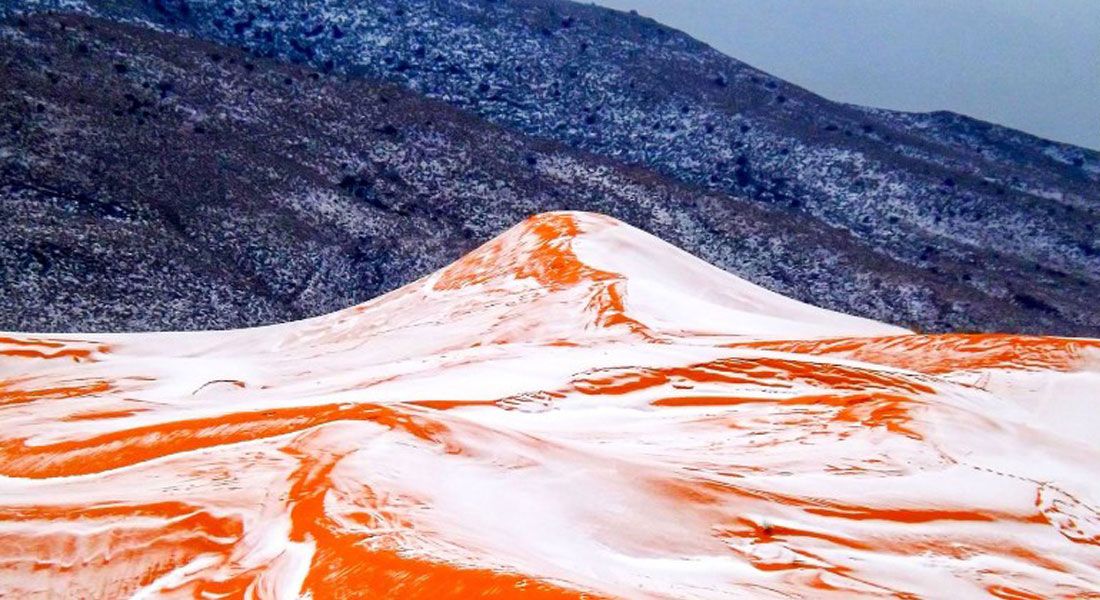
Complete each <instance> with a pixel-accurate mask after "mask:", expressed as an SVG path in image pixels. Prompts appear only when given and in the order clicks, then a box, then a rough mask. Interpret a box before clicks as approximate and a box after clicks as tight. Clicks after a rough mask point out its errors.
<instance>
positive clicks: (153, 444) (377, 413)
mask: <svg viewBox="0 0 1100 600" xmlns="http://www.w3.org/2000/svg"><path fill="white" fill-rule="evenodd" d="M342 420H357V421H372V422H374V423H378V424H379V425H383V426H385V427H390V428H392V429H397V430H401V431H405V432H406V433H409V434H412V435H414V436H416V437H418V438H420V439H422V440H425V441H431V442H437V443H442V442H444V441H445V440H444V439H443V437H442V436H443V435H444V434H445V433H446V428H445V427H444V426H443V425H441V424H439V423H435V422H432V421H429V420H428V419H426V418H424V417H422V416H415V415H410V414H405V413H402V412H400V411H399V410H398V409H395V408H390V407H385V406H378V405H371V404H362V405H354V406H350V407H348V406H344V405H323V406H313V407H301V408H284V409H276V410H266V411H259V412H247V413H233V414H228V415H219V416H217V417H211V418H206V419H192V420H187V421H176V422H171V423H165V424H158V425H150V426H145V427H138V428H134V429H126V430H122V431H116V432H111V433H107V434H103V435H99V436H95V437H92V438H88V439H83V440H74V441H65V442H57V443H54V444H47V445H42V446H28V445H27V444H26V443H25V440H22V439H13V440H5V441H3V442H0V474H2V475H6V476H8V477H27V478H32V479H43V478H47V477H64V476H70V475H87V474H89V473H98V472H102V471H107V470H111V469H117V468H120V467H125V466H129V465H133V464H137V463H140V462H145V461H148V460H153V459H155V458H160V457H163V456H168V455H171V454H178V453H180V452H190V451H194V450H200V449H203V448H210V447H214V446H222V445H226V444H234V443H239V442H244V441H249V440H255V439H261V438H269V437H275V436H279V435H284V434H287V433H293V432H296V431H301V430H303V429H308V428H310V427H315V426H317V425H322V424H324V423H331V422H333V421H342Z"/></svg>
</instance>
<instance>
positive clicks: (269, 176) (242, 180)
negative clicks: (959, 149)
mask: <svg viewBox="0 0 1100 600" xmlns="http://www.w3.org/2000/svg"><path fill="white" fill-rule="evenodd" d="M0 55H2V56H4V57H7V58H6V60H5V61H4V62H3V63H2V64H0V78H2V79H3V80H4V81H5V86H4V87H3V88H2V89H0V114H3V115H4V122H5V123H6V125H5V126H4V127H3V128H2V129H0V193H2V194H3V202H0V211H2V218H0V228H2V231H3V236H0V271H2V273H3V280H4V281H5V282H6V284H5V291H6V295H5V301H4V302H3V303H0V329H10V330H23V331H28V330H40V331H44V330H52V331H112V330H114V331H118V330H156V329H202V328H207V329H211V328H221V329H224V328H231V327H238V326H243V325H260V324H267V323H273V322H280V321H286V320H292V319H297V318H303V317H308V316H314V315H317V314H324V313H327V312H333V311H336V310H339V309H341V308H343V307H346V306H349V305H352V304H356V303H359V302H362V301H365V300H367V299H369V298H371V297H374V296H377V295H379V294H380V293H383V292H386V291H389V290H392V289H394V288H397V287H399V286H400V285H402V284H404V283H406V282H408V281H412V280H414V279H416V278H419V277H421V276H424V275H426V274H428V273H430V272H431V271H433V270H435V269H438V268H440V267H442V266H444V265H446V264H447V263H449V262H451V261H453V260H455V259H457V258H459V257H460V256H461V255H462V254H464V253H465V252H467V251H469V250H471V249H473V248H474V247H476V246H477V245H478V244H480V243H482V242H484V241H485V240H487V239H488V238H490V237H491V236H492V235H494V234H495V233H496V232H497V231H500V230H501V229H503V228H505V227H507V226H508V225H509V224H511V223H514V222H516V221H518V220H521V219H522V218H524V217H525V216H527V215H529V214H532V213H537V212H540V211H547V210H556V209H563V208H571V209H584V210H592V211H598V212H604V213H607V214H611V215H613V216H615V217H617V218H620V219H622V220H625V221H627V222H630V223H632V224H634V225H636V226H639V227H642V228H644V229H646V230H649V231H653V232H657V233H658V234H660V235H661V236H662V237H663V238H664V239H666V240H667V241H670V242H672V243H674V244H677V245H679V246H682V247H684V248H686V249H688V250H689V251H691V252H692V253H695V254H697V255H699V256H702V257H704V258H706V259H707V260H709V261H711V262H714V263H715V264H718V265H720V266H722V267H724V268H726V269H728V270H730V271H733V272H736V273H738V274H739V275H741V276H743V277H745V278H748V279H750V280H752V281H754V282H756V283H759V284H762V285H765V286H766V287H768V288H770V289H772V290H774V291H777V292H780V293H784V294H788V295H792V296H794V297H796V298H799V299H801V300H807V301H812V302H814V303H817V304H821V305H824V306H827V307H830V308H835V309H842V310H844V311H846V312H849V313H854V314H860V315H877V316H881V317H882V318H884V319H885V318H886V317H889V320H892V321H894V322H897V323H904V324H908V325H910V326H916V327H920V328H922V329H939V330H943V329H980V328H982V327H986V326H989V324H990V323H996V324H998V325H1001V326H1003V328H1005V329H1014V328H1016V329H1019V328H1030V329H1032V330H1044V329H1045V330H1049V331H1057V330H1072V331H1075V332H1079V330H1080V327H1078V326H1076V325H1075V324H1074V323H1073V322H1072V321H1068V320H1066V319H1063V318H1061V317H1059V316H1057V315H1054V314H1051V313H1049V312H1047V311H1045V310H1043V309H1042V308H1041V307H1040V308H1037V307H1035V306H1020V305H1018V304H1017V303H1014V302H1013V301H1012V300H1011V299H997V298H994V297H990V296H988V295H985V294H982V293H980V292H978V291H976V290H974V289H973V288H972V287H970V286H969V285H965V284H963V283H961V282H944V281H942V280H941V279H937V278H936V277H935V276H934V275H932V274H930V273H928V272H926V271H925V270H924V269H921V268H919V267H914V266H911V265H907V264H905V263H902V262H900V261H897V260H893V259H890V258H888V257H883V256H881V255H877V254H875V253H873V252H871V251H870V250H868V249H867V248H865V247H862V246H861V245H859V244H857V243H855V242H854V240H853V239H852V238H851V237H850V236H848V235H846V234H844V232H842V231H838V230H836V229H834V228H831V227H829V226H827V225H824V224H822V223H820V222H817V221H814V220H812V219H809V218H806V217H805V216H804V215H800V214H788V213H783V212H781V211H778V210H776V209H774V208H769V207H766V206H761V205H759V204H756V203H753V202H751V201H747V200H745V199H742V198H739V197H735V196H729V195H722V194H719V193H714V192H706V191H702V190H700V189H699V188H695V187H691V186H687V185H685V184H682V183H678V182H676V181H675V180H672V179H670V178H668V177H665V176H661V175H658V174H654V173H653V172H651V171H646V170H642V169H638V168H633V167H626V166H623V165H622V164H620V163H617V162H614V161H610V160H607V159H603V158H600V157H596V156H594V155H591V154H588V153H585V152H582V151H577V150H574V149H571V148H569V147H567V146H564V145H562V144H558V143H553V142H548V141H539V140H535V139H532V138H530V137H526V136H522V135H520V134H517V133H515V132H512V131H509V130H505V129H502V128H499V127H496V126H493V125H490V124H488V123H486V122H484V121H482V120H480V119H478V118H475V117H472V116H470V115H469V114H467V113H464V112H462V111H459V110H455V109H452V108H450V107H448V106H446V105H444V104H441V103H438V102H435V101H431V100H426V99H424V98H423V97H421V96H418V95H416V94H413V93H410V92H408V91H404V90H402V89H400V88H397V87H393V86H388V85H384V84H378V83H373V82H368V81H362V80H360V79H357V78H353V79H350V80H349V79H347V78H345V77H342V76H339V75H335V74H329V75H326V74H323V73H320V72H319V71H317V70H314V69H310V68H308V67H304V66H292V65H286V64H282V63H279V62H275V61H272V60H267V59H259V58H255V57H253V56H250V55H247V54H245V53H243V52H241V51H238V50H234V49H232V48H228V47H225V46H222V45H217V44H212V43H208V42H202V41H197V40H191V39H185V38H182V37H179V36H176V35H171V34H165V33H160V32H155V31H151V30H149V29H147V28H140V27H135V26H131V25H126V24H118V23H114V22H111V21H106V20H102V19H96V18H90V17H86V16H77V15H59V16H48V15H42V16H34V17H29V18H27V19H23V20H18V19H17V20H12V21H9V22H8V23H7V24H5V25H4V26H2V27H0ZM1036 285H1038V284H1036ZM1029 289H1032V288H1029ZM1084 289H1089V288H1087V287H1086V288H1084ZM1070 291H1073V290H1070ZM1032 293H1034V294H1040V296H1041V295H1042V290H1041V288H1039V289H1035V290H1033V292H1032ZM1090 314H1091V313H1090Z"/></svg>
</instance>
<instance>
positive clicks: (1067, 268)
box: [8, 0, 1100, 335]
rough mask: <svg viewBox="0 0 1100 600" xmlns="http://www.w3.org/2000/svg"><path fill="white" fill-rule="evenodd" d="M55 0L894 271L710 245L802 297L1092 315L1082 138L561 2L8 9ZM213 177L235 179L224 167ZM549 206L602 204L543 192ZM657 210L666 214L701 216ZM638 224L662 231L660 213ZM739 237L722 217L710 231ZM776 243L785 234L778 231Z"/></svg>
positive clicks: (1003, 319)
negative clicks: (773, 221) (397, 100)
mask: <svg viewBox="0 0 1100 600" xmlns="http://www.w3.org/2000/svg"><path fill="white" fill-rule="evenodd" d="M49 8H54V9H60V10H64V11H80V12H84V13H90V14H96V15H100V16H102V17H105V18H109V19H112V20H118V21H124V22H128V23H133V24H137V25H140V26H142V27H151V28H157V29H161V30H164V31H169V32H175V33H179V34H183V35H187V36H190V37H193V38H197V39H204V40H210V41H215V42H218V43H221V44H227V45H231V46H236V47H240V48H245V49H248V50H249V51H250V52H252V53H254V54H256V55H261V56H268V57H272V58H275V59H278V60H280V61H284V62H291V63H295V62H296V63H302V64H308V65H312V66H313V67H314V68H316V69H317V70H318V71H319V72H321V73H324V72H329V71H331V72H333V73H335V74H337V75H338V76H339V77H338V78H343V77H351V78H355V79H360V78H366V79H368V80H388V81H392V82H395V83H397V84H400V85H402V86H404V87H407V88H410V89H412V90H414V91H417V92H419V93H422V94H424V95H426V96H428V97H431V98H436V99H440V100H442V101H445V102H447V103H450V104H452V105H455V106H457V107H460V108H462V109H464V110H467V111H470V112H473V113H477V114H479V115H481V116H482V117H484V118H486V119H488V120H489V121H492V122H494V123H497V124H499V125H503V126H505V127H508V128H510V129H514V130H516V131H519V132H522V133H524V134H527V135H530V136H534V137H536V138H540V139H548V140H556V141H559V142H562V143H564V144H567V145H569V146H572V147H574V148H577V149H580V150H582V151H585V152H588V153H593V154H596V155H600V156H604V157H607V158H610V159H613V160H614V161H616V162H618V163H628V164H633V165H637V166H641V167H644V168H646V169H648V170H652V171H656V172H659V173H661V174H663V175H664V177H665V178H670V179H672V180H675V181H679V182H681V183H684V184H687V185H689V186H695V187H698V188H703V189H706V190H709V192H710V193H711V194H714V195H716V196H717V197H719V198H722V200H721V201H720V202H722V203H723V204H724V203H725V202H727V200H726V199H727V198H745V199H749V200H751V201H753V202H754V203H756V204H757V205H759V206H765V207H769V208H771V209H773V213H776V214H779V213H782V214H786V215H791V216H792V217H793V218H795V219H797V220H799V221H804V222H807V223H814V224H819V225H824V226H826V227H828V228H831V229H835V230H837V232H838V235H842V236H846V237H847V238H848V241H846V242H845V245H852V246H857V247H859V248H861V249H864V250H866V251H867V252H868V253H869V254H874V255H876V256H877V257H879V258H880V259H881V261H882V263H881V264H883V265H889V267H886V269H887V270H889V271H891V272H896V275H897V277H898V279H899V280H900V281H899V282H898V283H894V282H884V281H881V280H880V278H879V276H877V275H876V276H872V277H855V278H848V279H834V278H831V277H827V278H818V277H816V276H814V275H808V274H803V273H800V272H798V271H789V270H787V268H786V267H785V266H784V265H777V266H775V267H774V272H771V273H766V274H765V273H761V272H760V270H759V269H752V268H749V267H741V266H739V265H737V264H736V263H735V261H733V260H728V259H718V257H716V256H711V257H710V258H713V259H716V260H719V262H720V263H721V264H722V265H723V266H724V267H727V268H732V269H735V270H737V272H739V273H741V274H744V275H745V276H747V277H749V278H750V279H752V280H753V281H756V282H758V283H761V284H764V285H767V286H769V287H772V288H773V289H775V290H777V291H781V292H783V293H788V294H792V295H794V296H796V297H798V298H800V299H802V300H809V301H814V302H820V303H822V304H824V305H825V306H829V307H830V308H835V309H839V310H845V311H849V312H854V313H857V314H860V315H863V316H867V317H872V318H877V319H880V320H889V321H892V322H895V323H900V324H905V325H908V326H913V327H919V328H921V329H924V330H934V331H945V330H960V329H970V330H974V329H977V330H1004V331H1031V332H1047V333H1062V334H1075V335H1098V334H1100V320H1098V319H1100V317H1098V313H1097V311H1095V310H1094V308H1093V304H1094V303H1093V301H1092V299H1093V298H1095V297H1096V295H1097V293H1100V246H1098V245H1097V240H1100V235H1098V233H1097V226H1098V219H1100V155H1098V154H1097V153H1096V152H1093V151H1089V150H1085V149H1081V148H1074V147H1071V146H1067V145H1063V144H1057V143H1054V142H1049V141H1045V140H1041V139H1038V138H1035V137H1032V136H1028V135H1026V134H1022V133H1020V132H1016V131H1012V130H1009V129H1005V128H1003V127H998V126H995V125H991V124H988V123H982V122H979V121H975V120H973V119H969V118H966V117H963V116H959V115H954V114H950V113H932V114H906V113H897V112H890V111H883V110H875V109H867V108H861V107H855V106H849V105H843V104H838V103H834V102H830V101H828V100H826V99H823V98H821V97H818V96H815V95H814V94H812V93H809V92H807V91H805V90H802V89H799V88H797V87H795V86H792V85H790V84H787V83H785V82H783V81H780V80H778V79H776V78H774V77H772V76H770V75H768V74H766V73H763V72H760V71H758V70H756V69H753V68H751V67H749V66H747V65H745V64H743V63H741V62H738V61H736V60H734V59H732V58H729V57H726V56H723V55H721V54H720V53H718V52H716V51H715V50H713V49H711V48H709V47H707V46H705V45H703V44H701V43H699V42H697V41H695V40H692V39H691V38H689V37H688V36H686V35H684V34H682V33H680V32H677V31H674V30H671V29H669V28H666V27H663V26H661V25H659V24H658V23H655V22H653V21H651V20H648V19H644V18H641V17H638V16H636V15H630V14H625V13H619V12H615V11H611V10H607V9H603V8H599V7H595V6H585V5H580V4H575V3H571V2H562V1H557V0H497V1H492V2H489V1H485V2H471V1H460V0H401V1H395V0H381V1H376V0H372V1H369V2H365V1H358V2H350V3H349V2H346V1H344V0H339V1H337V0H325V1H309V2H306V1H305V0H283V1H280V2H267V1H259V0H257V1H252V0H233V1H230V2H226V1H222V0H219V1H217V2H214V1H212V0H203V1H195V0H187V1H183V0H155V1H149V2H143V1H138V0H130V1H125V0H88V1H82V2H52V1H45V0H18V1H17V2H14V3H11V4H10V8H9V9H8V12H9V13H13V12H17V11H21V12H27V13H33V12H36V11H43V10H45V9H49ZM219 53H222V52H220V51H219ZM137 62H140V61H137ZM181 75H182V74H177V77H179V76H181ZM207 85H214V86H219V85H222V83H221V82H217V81H215V82H209V83H207ZM273 87H274V88H275V89H279V88H278V86H273ZM273 91H274V90H272V92H273ZM23 95H24V94H22V93H20V97H22V96H23ZM135 95H136V94H135ZM233 115H234V113H229V114H228V115H227V118H229V119H232V118H234V116H233ZM298 118H299V119H306V118H308V116H307V115H302V116H299V117H298ZM311 128H312V129H315V130H316V133H314V134H313V135H311V136H310V138H311V140H312V141H313V142H314V143H317V140H318V139H324V140H326V141H329V136H343V135H347V134H348V132H346V131H344V130H343V129H335V128H333V127H328V126H326V124H325V123H322V122H317V123H315V124H311ZM322 132H323V133H322ZM357 134H358V135H362V132H359V133H357ZM257 143H261V144H262V143H263V142H262V141H258V142H257ZM329 143H344V142H340V141H329ZM265 153H266V152H265ZM517 158H520V157H517ZM258 168H260V167H258ZM521 168H522V167H521ZM161 176H162V177H164V176H165V175H161ZM218 181H219V184H220V185H226V186H230V185H232V177H228V178H220V179H218ZM105 191H106V190H104V192H105ZM560 192H561V193H562V195H563V197H569V196H571V195H572V194H571V192H570V191H568V190H566V189H561V190H560ZM562 207H570V208H589V209H599V210H605V209H604V208H602V207H593V206H587V205H583V204H574V205H567V206H562V205H557V206H545V205H544V206H540V207H539V209H541V210H545V209H553V208H562ZM496 210H497V207H496V205H493V206H492V207H491V208H487V209H486V212H493V211H496ZM667 210H668V214H669V215H670V216H671V215H675V217H671V219H670V220H680V219H698V218H705V217H700V215H698V214H697V211H693V210H691V209H687V208H684V207H681V206H672V207H669V208H667ZM685 215H690V216H685ZM619 216H624V217H625V216H627V215H623V214H620V215H619ZM509 218H513V217H512V216H511V215H510V216H509ZM505 222H506V221H504V222H497V223H494V225H496V226H503V225H504V223H505ZM631 222H633V223H634V224H636V225H640V226H642V227H643V228H646V229H648V230H650V231H652V232H654V233H657V234H660V235H666V233H665V232H666V230H667V225H663V224H662V226H657V227H654V226H651V224H649V223H645V222H642V221H631ZM481 233H484V230H482V231H481ZM483 239H484V238H481V239H479V240H478V241H482V240H483ZM672 241H676V242H678V243H679V242H680V241H681V240H676V239H674V240H672ZM738 243H739V241H738V240H737V239H728V238H725V237H724V234H723V233H721V232H718V233H715V234H714V236H713V239H709V240H707V242H706V246H708V247H710V246H719V245H720V246H724V247H727V248H728V247H730V246H734V245H737V244H738ZM776 243H781V244H791V242H789V241H788V240H787V239H786V238H785V237H783V236H782V235H781V236H780V241H778V242H776ZM437 245H441V246H445V247H450V246H451V243H450V242H449V241H443V240H430V241H427V242H426V243H425V244H424V246H425V248H424V249H423V250H421V251H420V252H419V253H418V254H417V255H416V256H417V259H418V260H419V261H421V262H423V263H425V264H430V265H432V266H440V265H442V264H445V263H446V262H447V261H448V260H452V259H453V258H455V257H456V256H457V254H452V255H449V256H442V255H440V253H439V252H438V251H436V250H433V248H434V247H436V246H437ZM792 245H797V244H792ZM471 247H472V245H470V246H465V247H463V248H461V250H468V249H469V248H471ZM686 247H688V248H689V249H690V250H692V251H693V252H701V248H700V247H695V246H692V245H690V244H688V245H687V246H686ZM796 252H797V250H796ZM798 259H799V260H800V261H802V262H809V263H816V262H819V260H820V259H819V257H815V256H811V255H800V256H799V257H798ZM380 268H381V269H383V271H385V273H384V275H383V277H385V278H388V279H390V280H392V282H393V283H387V285H388V286H389V287H388V288H387V287H386V285H383V286H382V287H383V288H386V289H391V288H392V287H393V285H396V284H399V283H403V282H405V281H409V280H410V279H411V278H412V277H410V276H409V275H410V274H409V273H408V272H407V271H404V270H401V269H390V268H388V267H386V266H383V267H380ZM869 269H870V270H873V271H876V272H881V271H880V270H879V269H878V268H876V267H869ZM426 272H427V270H426V269H421V270H418V271H417V272H415V274H413V276H419V275H422V274H424V273H426ZM917 273H919V275H917ZM237 276H247V275H237ZM797 280H811V281H812V283H809V284H807V283H803V282H799V281H797ZM808 285H811V286H812V287H813V289H807V286H808ZM944 290H952V292H945V291H944ZM321 296H324V294H321ZM366 297H369V295H365V296H360V297H359V298H357V299H359V300H362V299H365V298H366ZM853 297H858V300H855V299H853ZM234 302H237V301H236V300H230V299H225V300H224V301H223V304H224V303H234ZM322 302H323V301H322ZM60 304H64V305H65V306H66V307H72V308H74V309H78V310H76V312H81V311H87V312H90V313H96V318H95V319H89V320H95V322H98V323H102V325H100V326H101V327H106V328H110V327H112V326H116V327H117V326H120V325H121V326H128V327H132V326H141V324H139V323H134V320H133V319H130V320H125V319H123V320H121V321H120V320H119V319H118V318H116V317H109V316H105V315H100V314H98V312H97V311H98V310H99V309H89V308H86V307H76V306H72V304H73V301H71V300H66V301H62V302H60ZM338 305H340V304H339V303H334V304H327V303H326V304H325V306H326V307H330V308H331V307H334V306H338ZM196 306H198V305H197V304H196ZM195 310H197V311H200V312H211V313H221V312H222V311H219V310H213V309H201V308H195ZM280 312H282V313H285V312H286V311H285V310H283V309H281V308H279V307H277V306H276V307H272V308H271V309H270V310H269V311H267V312H266V313H264V314H265V315H270V318H269V319H268V320H272V319H274V317H275V316H276V315H277V314H280ZM291 312H293V310H292V311H291ZM252 318H253V319H255V318H259V319H261V320H263V319H265V318H266V317H252ZM165 319H166V318H164V317H161V318H158V317H149V319H148V320H149V321H150V323H149V324H148V325H147V326H148V327H156V326H157V324H158V323H160V324H161V326H173V327H176V326H179V324H178V321H181V320H186V319H181V318H176V319H172V318H167V320H165ZM206 320H207V321H210V320H212V319H211V318H206ZM254 322H256V321H255V320H249V319H244V320H239V321H237V323H254ZM78 324H79V323H78V322H74V323H73V326H77V325H78ZM61 325H63V323H58V326H61ZM209 325H213V323H209V322H204V320H203V318H198V319H197V320H195V326H200V327H202V326H209Z"/></svg>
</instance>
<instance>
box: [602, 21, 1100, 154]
mask: <svg viewBox="0 0 1100 600" xmlns="http://www.w3.org/2000/svg"><path fill="white" fill-rule="evenodd" d="M596 4H602V5H604V6H609V7H611V8H616V9H620V10H629V9H636V10H637V11H638V12H639V13H641V14H643V15H645V16H648V17H652V18H654V19H656V20H658V21H660V22H662V23H664V24H666V25H669V26H671V27H675V28H677V29H680V30H683V31H685V32H687V33H688V34H690V35H691V36H693V37H695V38H697V39H700V40H702V41H704V42H706V43H708V44H710V45H711V46H713V47H715V48H717V49H718V50H721V51H722V52H724V53H725V54H728V55H730V56H733V57H734V58H737V59H740V60H742V61H745V62H747V63H749V64H751V65H753V66H755V67H757V68H760V69H762V70H764V71H767V72H769V73H771V74H772V75H775V76H777V77H780V78H782V79H786V80H787V81H790V82H792V83H795V84H798V85H800V86H802V87H805V88H807V89H809V90H811V91H813V92H816V93H818V94H821V95H823V96H825V97H827V98H831V99H833V100H839V101H843V102H852V103H856V104H864V105H868V106H878V107H883V108H894V109H900V110H914V111H925V110H939V109H946V110H952V111H955V112H960V113H964V114H967V115H970V116H973V117H977V118H979V119H983V120H986V121H992V122H994V123H1000V124H1003V125H1008V126H1010V127H1014V128H1017V129H1022V130H1024V131H1027V132H1029V133H1034V134H1036V135H1039V136H1042V137H1045V138H1049V139H1054V140H1058V141H1064V142H1070V143H1073V144H1078V145H1082V146H1087V147H1090V148H1093V149H1100V0H954V1H950V0H596Z"/></svg>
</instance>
